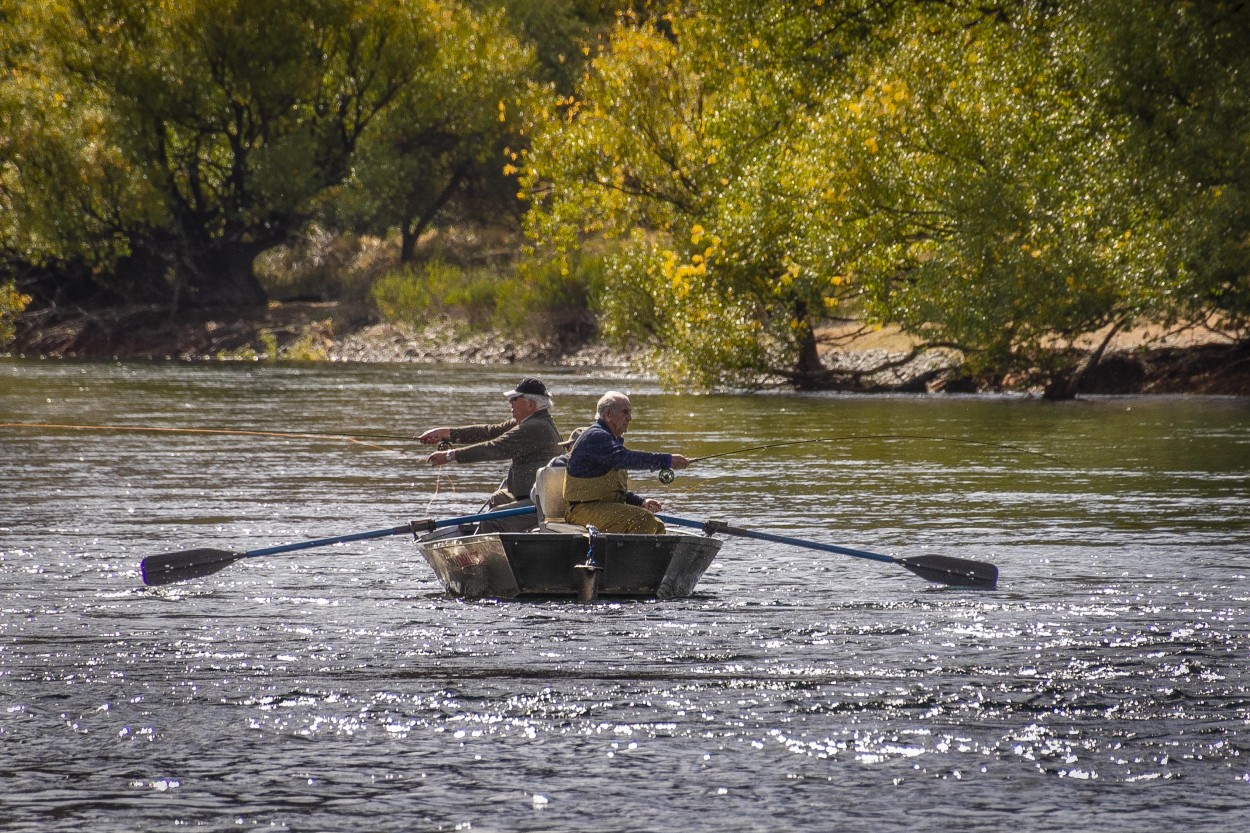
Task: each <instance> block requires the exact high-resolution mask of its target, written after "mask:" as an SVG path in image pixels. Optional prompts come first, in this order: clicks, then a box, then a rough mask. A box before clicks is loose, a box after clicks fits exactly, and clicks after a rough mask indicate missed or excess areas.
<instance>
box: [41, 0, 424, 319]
mask: <svg viewBox="0 0 1250 833" xmlns="http://www.w3.org/2000/svg"><path fill="white" fill-rule="evenodd" d="M23 6H25V7H26V9H27V11H28V12H29V13H31V14H34V15H37V17H38V20H39V23H40V27H39V32H40V43H39V47H40V49H41V55H40V57H41V63H42V65H43V72H44V74H45V75H46V77H47V78H49V79H52V81H54V82H55V83H56V84H59V85H62V86H63V87H64V88H65V89H66V91H67V93H66V95H65V96H63V97H61V96H58V95H56V94H54V93H52V94H48V95H46V96H45V99H46V100H47V101H48V103H49V104H54V105H57V106H59V107H62V108H64V110H65V112H66V113H67V114H68V116H67V119H68V120H70V121H73V120H74V119H82V120H83V123H84V124H87V125H89V126H90V127H91V129H94V130H96V131H97V132H98V140H97V141H95V142H94V143H92V146H94V147H97V148H98V149H97V150H96V151H94V152H95V153H98V154H103V155H105V156H107V157H108V158H109V159H110V161H111V162H112V163H113V168H112V170H114V171H116V173H117V177H118V179H117V181H116V182H112V183H110V184H111V185H112V187H113V188H114V190H115V191H116V192H118V193H130V194H133V195H134V199H122V200H117V201H116V203H115V204H113V205H112V210H111V215H112V216H107V217H102V218H101V217H95V218H92V219H94V220H96V221H97V222H98V223H100V224H101V225H102V227H103V228H102V231H103V232H105V235H104V236H106V237H107V236H109V234H111V235H112V237H113V238H115V239H118V240H120V241H122V245H123V246H124V248H125V249H126V250H127V251H128V252H129V253H131V254H134V253H136V252H148V253H150V254H151V255H152V257H151V258H150V259H151V260H153V261H157V262H158V264H159V268H160V269H162V271H163V273H164V274H167V275H169V276H172V279H173V286H174V288H175V297H176V298H181V300H183V301H187V302H191V303H197V304H224V305H231V306H252V305H257V304H261V303H263V302H264V301H265V293H264V291H263V289H262V288H261V286H260V284H259V282H258V281H257V279H256V275H255V273H254V271H253V262H254V260H255V258H256V256H257V255H258V254H259V253H260V252H262V251H264V250H265V249H267V248H270V247H271V246H273V245H275V244H277V243H278V242H280V241H282V240H283V239H285V238H286V237H287V236H288V235H289V234H290V233H291V232H292V231H293V230H295V229H297V228H298V227H299V226H300V225H301V224H302V223H303V222H305V220H306V218H307V217H308V216H310V214H311V213H312V211H313V210H314V208H315V203H316V200H317V199H318V197H319V196H320V195H321V194H322V193H323V192H324V191H325V189H326V188H327V187H329V186H331V185H333V184H335V183H338V182H341V181H342V180H343V179H344V178H345V177H346V176H347V173H348V171H349V167H350V160H351V158H352V154H353V152H354V150H355V147H356V143H357V142H358V140H359V138H360V136H361V134H362V132H363V131H364V130H365V129H366V127H367V126H368V125H369V123H370V122H371V121H372V120H373V119H374V118H375V117H376V116H377V115H378V114H379V113H380V112H382V111H383V110H384V109H385V108H386V107H388V106H389V105H390V104H391V102H392V101H393V100H394V99H395V98H396V96H397V95H398V94H399V93H400V92H401V91H402V90H403V89H404V87H405V86H406V85H407V84H408V83H409V82H410V80H411V79H412V77H413V76H414V72H415V69H416V68H417V67H418V66H420V65H422V63H423V62H424V61H426V60H427V56H428V52H429V38H428V36H427V34H426V33H427V31H428V29H429V26H428V25H427V24H428V21H429V20H430V18H431V17H432V16H433V15H435V14H436V12H437V7H436V5H435V4H434V3H433V0H429V2H427V0H180V2H160V3H151V2H146V1H145V0H72V1H71V0H54V2H50V3H41V4H37V5H36V4H33V3H31V4H23ZM32 9H37V11H31V10H32ZM45 92H46V91H45ZM75 138H77V139H78V140H79V141H80V142H81V141H83V140H84V139H85V137H75ZM71 144H73V142H72V141H71ZM24 175H27V176H29V177H35V174H34V173H32V172H31V171H30V170H29V169H28V170H26V171H25V172H24ZM70 181H71V180H69V179H66V182H70ZM31 182H32V183H34V187H38V186H39V183H38V181H37V180H35V179H32V180H31ZM52 184H54V182H52V183H49V185H52ZM71 187H73V186H71ZM80 203H81V201H78V202H74V201H70V202H67V203H65V204H64V205H63V206H62V208H61V212H60V214H59V215H57V214H55V213H54V214H52V215H51V216H50V217H49V218H48V219H47V220H46V223H47V224H48V225H54V226H57V227H59V228H63V229H64V228H69V227H71V226H72V225H73V224H74V223H76V222H78V220H79V219H80V218H82V216H83V213H84V211H85V207H84V206H83V205H81V204H80ZM101 203H108V199H104V200H101V199H98V198H97V199H93V200H92V204H93V205H99V204H101ZM43 204H44V205H51V201H50V200H44V201H43Z"/></svg>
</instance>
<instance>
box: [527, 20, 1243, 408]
mask: <svg viewBox="0 0 1250 833" xmlns="http://www.w3.org/2000/svg"><path fill="white" fill-rule="evenodd" d="M1131 5H1132V9H1131V11H1128V12H1126V10H1125V8H1124V5H1123V3H1118V2H1113V0H1092V2H1090V3H1087V4H1050V3H1036V2H1032V0H998V1H997V2H993V0H992V1H991V2H984V1H983V0H978V2H963V1H962V0H960V1H959V2H943V3H932V2H924V0H898V2H890V0H877V2H872V0H862V2H856V0H841V2H827V3H823V4H812V5H810V6H809V5H806V4H790V3H783V2H763V3H748V2H746V0H703V1H702V2H696V3H691V4H685V5H683V6H682V13H681V14H680V15H678V14H671V15H668V16H666V17H663V18H661V19H660V21H658V24H657V21H654V20H650V21H647V22H645V23H637V24H634V25H631V26H627V27H623V28H621V29H620V30H618V31H617V32H616V33H615V34H614V36H613V38H612V40H611V41H610V43H609V44H608V46H607V48H605V49H604V50H603V52H601V53H600V54H599V55H597V56H596V57H595V59H594V60H593V61H592V63H591V64H590V66H589V68H588V71H587V75H586V78H585V79H584V81H583V82H582V84H581V86H580V87H579V89H578V93H577V95H576V96H574V97H572V98H569V99H566V100H564V101H563V103H562V106H561V107H560V108H559V109H558V110H557V111H553V112H551V113H550V114H549V115H548V117H547V118H546V119H545V120H544V121H543V123H542V124H540V125H539V126H538V128H536V138H535V142H534V148H533V152H532V153H531V154H530V156H529V159H528V166H527V170H526V174H525V177H524V179H523V182H524V184H525V185H526V187H527V189H528V193H529V195H530V197H531V199H532V200H533V206H534V207H533V209H532V212H531V215H530V223H531V225H530V229H531V233H532V234H533V236H534V237H535V239H536V240H539V241H542V242H543V243H545V244H551V245H552V248H553V249H554V251H555V253H556V255H557V256H560V255H561V254H562V253H563V252H567V251H571V250H572V249H573V248H574V247H577V246H582V245H587V244H588V243H593V244H594V245H602V244H601V243H598V242H595V241H599V240H605V241H610V242H611V244H612V245H613V246H614V247H615V248H614V252H615V260H614V267H613V268H614V270H615V272H614V274H615V278H616V279H615V281H614V282H612V284H611V288H610V289H609V291H608V294H607V296H606V297H605V299H604V302H603V303H604V308H605V312H606V317H607V324H608V327H607V329H608V331H609V332H616V333H618V334H621V335H625V334H633V335H641V336H644V337H647V338H649V339H650V340H651V341H652V343H654V344H656V345H657V346H658V348H659V350H660V352H661V354H662V358H663V368H664V372H665V373H666V378H667V380H668V381H669V382H670V383H671V384H674V385H679V386H690V387H703V388H707V387H716V386H720V385H724V384H747V385H756V384H763V383H766V382H767V381H768V380H772V379H783V380H785V381H786V382H788V383H789V384H791V385H793V386H795V387H799V388H804V387H847V386H856V385H858V384H860V381H861V380H860V378H859V375H858V373H857V372H850V373H848V372H846V371H843V370H840V369H839V368H837V367H836V366H827V365H826V364H825V363H824V358H823V354H822V352H821V350H820V349H819V348H820V347H821V344H822V333H821V325H822V323H824V322H825V321H826V320H827V318H828V317H829V316H830V315H831V314H833V313H834V312H835V311H838V310H847V311H848V312H849V313H850V314H853V315H855V316H856V317H857V318H859V319H861V320H863V321H865V322H866V323H868V324H869V325H882V324H891V323H893V324H899V325H901V326H902V327H903V328H904V329H905V330H906V331H907V332H908V333H909V334H910V335H912V336H913V337H914V338H916V339H917V340H918V341H919V347H918V348H917V349H918V350H924V349H937V348H944V349H947V350H951V351H955V352H956V354H957V355H959V356H962V358H963V360H964V361H965V362H966V363H967V365H968V367H969V368H970V369H971V370H972V371H973V372H975V373H978V374H980V375H981V376H982V377H984V378H986V379H990V380H993V379H997V378H1001V377H1002V376H1004V375H1005V374H1008V373H1015V374H1018V375H1022V376H1024V377H1028V378H1031V379H1033V380H1035V381H1037V382H1039V383H1042V384H1045V385H1046V387H1047V391H1048V393H1049V394H1050V395H1054V396H1067V395H1071V394H1072V392H1073V391H1074V390H1075V389H1076V386H1077V385H1078V384H1079V380H1080V377H1081V374H1082V373H1083V372H1084V371H1085V370H1086V369H1088V368H1089V367H1090V366H1092V364H1093V363H1094V362H1096V361H1097V359H1098V357H1099V356H1100V355H1101V352H1102V350H1103V349H1105V347H1106V344H1107V343H1108V340H1109V338H1110V336H1111V335H1112V334H1114V333H1115V332H1116V331H1117V330H1118V329H1121V328H1125V327H1129V326H1132V325H1134V324H1139V323H1147V322H1174V321H1177V320H1179V319H1181V318H1183V317H1185V316H1189V317H1191V318H1192V317H1196V316H1200V315H1202V314H1204V313H1206V312H1210V311H1211V310H1212V309H1213V308H1214V309H1216V310H1218V311H1220V312H1221V313H1222V314H1223V315H1224V316H1225V317H1226V319H1227V320H1229V321H1234V322H1236V321H1240V322H1242V324H1241V326H1243V327H1244V322H1245V320H1246V309H1247V305H1248V304H1250V300H1247V291H1246V288H1247V287H1246V281H1247V277H1246V276H1247V256H1248V249H1250V247H1248V246H1247V239H1248V238H1247V233H1246V219H1247V216H1246V208H1247V204H1246V194H1248V193H1250V188H1246V187H1245V178H1246V176H1247V174H1246V173H1245V172H1246V171H1247V170H1250V168H1248V167H1247V166H1246V165H1245V164H1244V162H1245V161H1246V160H1245V154H1246V152H1247V151H1246V149H1245V143H1244V136H1245V135H1246V134H1247V122H1246V114H1247V105H1246V103H1245V102H1246V101H1248V100H1250V96H1247V95H1246V94H1245V92H1246V91H1245V86H1244V85H1245V80H1244V79H1245V78H1247V77H1250V76H1248V74H1247V69H1248V68H1247V67H1246V66H1245V62H1246V60H1247V57H1246V56H1247V55H1250V50H1247V49H1245V46H1246V45H1247V44H1246V39H1247V37H1248V35H1247V32H1250V26H1246V25H1244V24H1245V23H1246V22H1247V21H1246V19H1245V18H1246V15H1247V14H1248V12H1247V11H1246V7H1245V5H1244V4H1226V3H1215V4H1209V5H1205V6H1203V5H1202V4H1194V3H1181V4H1168V3H1164V2H1163V0H1141V2H1138V3H1133V4H1131ZM1199 6H1201V7H1202V8H1201V9H1199V8H1198V7H1199ZM1162 30H1166V31H1168V32H1169V33H1170V34H1169V36H1168V37H1165V38H1159V37H1155V36H1153V35H1152V34H1151V33H1152V32H1156V31H1162ZM1172 33H1174V34H1172ZM1130 67H1131V68H1130ZM1146 76H1151V77H1153V78H1154V79H1155V80H1154V81H1150V82H1147V79H1146ZM1091 339H1094V341H1093V342H1092V344H1091V343H1090V340H1091Z"/></svg>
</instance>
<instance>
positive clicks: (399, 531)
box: [242, 506, 535, 558]
mask: <svg viewBox="0 0 1250 833" xmlns="http://www.w3.org/2000/svg"><path fill="white" fill-rule="evenodd" d="M534 511H535V510H534V507H533V506H520V507H517V508H516V509H500V510H498V511H496V512H484V513H482V514H479V515H461V516H460V517H458V518H444V519H443V520H441V521H431V522H430V525H431V526H432V527H433V528H441V527H445V526H458V525H459V524H462V523H477V522H479V521H491V520H494V519H496V518H511V517H513V516H515V515H527V514H530V513H532V512H534ZM414 531H418V532H419V531H421V527H420V525H414V524H405V525H403V526H393V527H390V528H389V529H374V530H371V531H369V532H354V533H352V534H350V535H338V536H335V537H333V538H318V539H316V540H315V541H300V542H298V543H295V544H280V545H279V546H276V547H265V548H264V549H259V550H248V551H247V552H245V553H242V557H243V558H257V557H259V556H262V555H278V554H279V553H284V552H295V551H296V550H308V549H312V548H313V547H324V546H328V545H330V544H345V543H347V542H349V541H366V540H369V539H370V538H385V537H386V536H388V535H404V534H406V533H409V532H414Z"/></svg>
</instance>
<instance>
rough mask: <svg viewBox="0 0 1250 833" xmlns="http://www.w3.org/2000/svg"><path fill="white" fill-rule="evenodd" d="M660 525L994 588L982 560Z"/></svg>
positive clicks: (719, 526)
mask: <svg viewBox="0 0 1250 833" xmlns="http://www.w3.org/2000/svg"><path fill="white" fill-rule="evenodd" d="M656 517H657V518H659V519H660V520H662V521H664V523H671V524H676V525H677V526H690V527H694V528H695V529H702V530H703V531H704V532H705V533H706V534H708V535H713V534H715V533H717V532H723V533H725V534H726V535H741V536H742V537H744V538H758V539H760V540H761V541H774V542H776V543H778V544H791V545H793V546H796V547H806V548H807V549H810V550H821V551H823V552H836V553H838V554H840V555H853V556H855V557H856V558H869V559H872V560H873V561H884V562H887V563H889V564H897V565H898V566H900V567H902V568H903V569H905V570H911V571H912V572H913V573H915V574H916V575H918V576H920V577H921V578H923V579H927V580H928V581H933V582H937V583H938V584H949V585H952V586H954V587H979V588H982V589H985V590H993V589H994V588H995V587H997V586H998V568H997V567H995V566H994V565H993V564H986V563H984V562H982V561H972V560H970V559H967V558H955V557H953V556H949V555H916V556H912V557H910V558H895V557H893V556H890V555H882V554H881V553H877V552H868V551H867V550H855V549H851V548H850V547H839V546H837V545H835V544H822V543H820V542H818V541H807V540H804V539H803V538H791V537H789V536H786V535H774V534H772V533H770V532H757V531H756V530H753V529H742V528H741V527H736V526H730V525H729V524H728V523H726V522H725V521H711V520H709V521H695V520H690V519H689V518H675V517H673V516H672V515H656Z"/></svg>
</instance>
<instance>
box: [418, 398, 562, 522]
mask: <svg viewBox="0 0 1250 833" xmlns="http://www.w3.org/2000/svg"><path fill="white" fill-rule="evenodd" d="M504 395H505V396H507V397H508V403H509V404H510V405H511V406H512V418H511V419H509V420H507V421H505V422H500V423H496V424H493V425H466V426H462V427H459V428H448V427H443V428H431V429H430V430H428V431H426V432H425V433H424V434H422V435H421V436H420V437H418V438H417V439H419V440H420V441H421V442H423V443H439V442H450V443H455V444H457V445H459V444H462V443H467V445H462V446H461V447H459V448H451V449H447V450H446V451H435V452H434V453H433V454H431V455H430V456H429V457H428V458H427V461H428V462H429V463H430V465H434V466H442V465H446V464H447V463H480V462H484V461H487V460H511V461H512V465H511V466H510V467H509V468H508V477H507V479H506V480H505V481H504V483H503V486H502V487H501V488H500V489H499V490H498V491H497V492H495V493H494V494H493V495H491V497H490V501H489V502H488V504H487V505H488V507H489V508H490V509H491V510H496V509H514V508H517V507H521V506H532V505H533V503H532V502H531V501H530V490H531V489H532V488H533V486H534V476H535V475H536V474H537V473H538V470H539V469H540V468H542V467H543V466H545V465H546V464H547V462H548V461H549V460H551V458H553V457H556V456H558V455H560V454H563V453H564V447H563V446H561V445H560V440H561V437H560V431H559V429H558V428H556V423H555V420H553V419H552V418H551V404H552V403H551V397H550V396H549V395H548V394H547V386H546V385H544V384H543V383H542V382H540V381H539V380H538V379H534V378H532V377H527V378H525V379H522V380H521V381H520V383H518V384H517V386H516V388H515V389H513V390H510V391H507V392H505V394H504ZM536 523H537V519H536V518H535V516H534V515H518V516H516V517H511V518H502V519H500V520H497V521H487V522H485V523H483V524H482V525H481V526H480V527H479V529H478V532H510V531H516V532H523V531H525V530H527V529H530V528H532V527H533V526H534V525H535V524H536Z"/></svg>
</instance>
